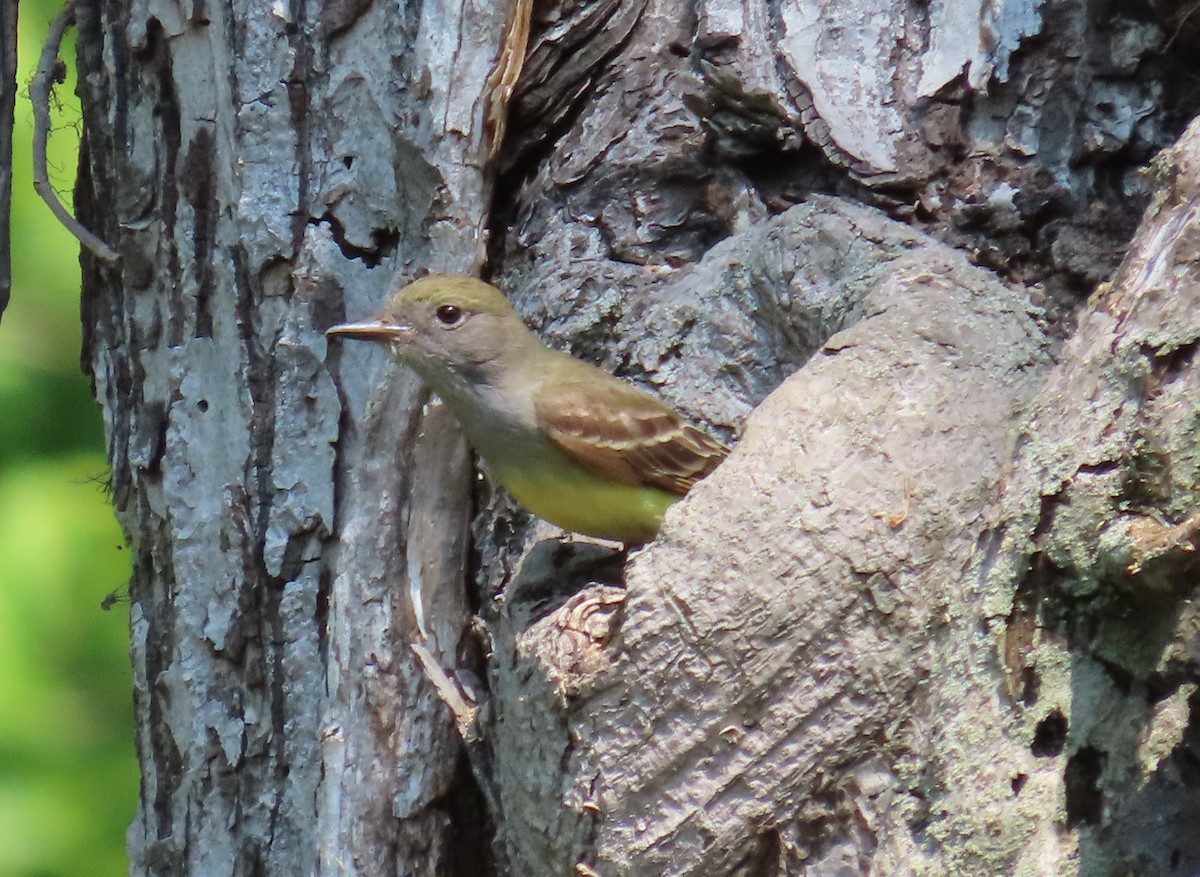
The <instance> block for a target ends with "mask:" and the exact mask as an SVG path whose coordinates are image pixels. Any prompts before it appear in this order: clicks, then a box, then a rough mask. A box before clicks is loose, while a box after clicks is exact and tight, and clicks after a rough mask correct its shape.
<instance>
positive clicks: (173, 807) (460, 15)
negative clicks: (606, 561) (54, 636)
mask: <svg viewBox="0 0 1200 877" xmlns="http://www.w3.org/2000/svg"><path fill="white" fill-rule="evenodd" d="M79 16H80V25H79V27H80V40H79V46H80V49H79V51H80V67H81V73H82V76H81V92H82V95H83V99H84V105H85V116H86V129H87V130H86V143H85V147H84V148H85V156H84V165H83V168H82V175H81V184H80V198H79V202H80V209H81V211H82V212H83V214H84V216H85V218H86V219H87V221H88V222H89V224H90V225H91V227H93V228H94V229H96V230H97V231H98V232H100V233H101V234H102V236H103V237H105V238H106V239H107V240H108V241H109V242H110V243H111V244H112V245H113V246H115V247H116V248H117V249H118V251H119V252H120V253H121V256H122V262H121V265H120V267H119V269H116V270H108V269H106V268H104V267H103V266H100V265H96V264H90V265H89V270H88V272H87V273H88V277H87V281H86V284H85V291H84V295H85V303H84V308H85V326H86V330H87V334H88V339H87V342H86V343H87V348H88V361H89V363H90V367H91V371H92V374H93V375H94V378H95V382H96V393H97V396H98V398H99V399H100V400H101V404H102V406H103V409H104V413H105V419H106V426H107V432H108V442H109V447H110V455H111V459H112V466H113V490H114V498H115V502H116V506H117V510H118V513H119V515H120V516H121V519H122V521H123V522H124V525H125V527H126V529H127V530H128V531H129V533H130V535H131V540H132V543H133V547H134V550H135V552H136V562H135V572H134V577H133V581H132V584H131V590H130V593H131V598H132V633H133V640H132V656H133V663H134V667H135V676H136V683H137V687H136V691H135V699H136V703H137V710H138V716H139V727H138V736H137V746H138V751H139V754H140V758H141V762H142V768H143V794H142V806H141V809H140V812H139V814H138V816H137V819H136V821H135V822H134V824H133V826H132V827H131V829H130V834H129V842H130V852H131V855H132V859H133V870H134V872H135V873H144V874H171V875H181V874H197V875H200V874H204V875H214V877H215V875H221V874H278V875H288V877H294V875H298V874H316V873H322V874H341V873H348V872H354V873H369V874H383V873H391V872H395V873H410V874H430V875H433V874H447V873H452V872H454V869H455V868H458V869H460V872H462V873H470V869H471V867H472V863H477V862H478V861H480V860H482V859H486V845H485V844H482V843H476V844H475V845H474V847H473V848H464V847H463V845H462V844H461V843H460V842H459V840H458V835H462V836H469V835H470V831H469V827H468V828H464V827H462V826H460V825H454V823H455V821H456V820H460V819H461V818H462V817H461V816H460V814H458V813H457V812H456V807H458V804H457V803H456V799H461V797H462V796H461V795H457V796H456V795H454V794H450V793H449V791H448V790H449V789H450V788H451V786H452V785H453V782H454V778H455V777H456V775H457V773H458V771H459V761H460V756H459V744H458V741H457V737H456V735H455V732H454V729H453V724H452V722H451V720H450V718H449V716H447V715H446V713H445V711H444V709H443V708H442V707H441V704H440V702H439V701H438V700H437V697H436V695H435V694H434V692H433V691H432V690H431V689H430V688H429V687H428V686H427V685H426V684H425V683H424V680H423V677H422V674H421V671H420V669H419V666H418V665H417V664H416V663H415V661H414V660H413V658H412V656H411V654H410V653H409V651H408V643H409V642H410V641H412V640H413V638H414V631H415V619H414V616H413V613H412V610H411V608H410V606H409V603H408V599H407V594H408V592H409V587H410V583H411V581H412V580H414V579H418V578H419V579H421V580H422V581H423V582H424V585H425V587H426V588H428V589H429V591H430V593H437V592H439V590H440V591H441V592H442V593H444V594H445V595H447V596H445V597H442V598H439V599H437V600H436V602H437V605H438V607H439V615H438V621H437V623H436V625H432V622H431V625H432V626H433V627H434V628H435V630H434V633H435V634H436V635H437V637H438V639H437V643H436V648H437V649H438V650H439V655H441V654H445V653H449V654H451V655H452V654H453V650H454V647H455V645H456V643H455V641H454V638H456V637H457V633H458V631H459V630H460V629H461V628H462V626H463V625H464V624H465V621H466V617H467V616H466V608H465V595H464V594H463V593H462V582H463V580H464V577H465V573H464V571H463V570H464V552H465V538H466V516H467V514H468V512H469V509H470V458H469V456H468V455H467V453H466V450H465V447H464V445H463V443H462V441H461V439H459V438H458V437H457V433H456V432H455V431H454V429H453V428H452V427H451V426H450V425H449V424H448V422H447V420H446V418H445V417H444V416H437V415H433V416H426V414H425V413H424V409H425V405H426V403H427V401H428V395H427V394H426V393H425V391H424V390H422V389H421V387H420V385H419V383H418V382H417V381H416V380H415V379H414V378H412V377H411V376H408V375H405V374H403V373H396V372H394V370H393V369H392V368H391V367H390V366H388V365H387V364H386V363H385V362H383V358H382V357H381V356H380V355H379V354H378V353H376V352H374V351H371V350H366V349H362V348H361V347H351V348H348V349H346V350H345V351H341V350H338V349H330V348H328V347H327V346H326V343H325V340H324V337H323V334H322V333H323V330H324V329H325V328H327V327H328V326H329V325H331V324H332V323H334V322H336V321H338V320H341V319H343V318H357V317H361V316H366V315H367V314H369V313H371V312H372V311H373V310H374V309H375V308H376V307H377V306H378V303H379V302H380V301H381V300H382V299H383V297H384V296H385V295H386V292H387V289H388V288H389V287H390V286H391V284H392V282H393V279H394V277H395V275H396V274H397V273H400V274H403V273H405V272H410V271H412V270H413V269H414V268H415V267H416V266H420V267H422V268H443V269H456V270H465V269H466V268H467V267H468V266H469V265H470V262H471V258H472V256H473V253H474V250H475V242H474V240H473V238H472V235H471V234H470V231H471V230H473V229H475V228H476V227H477V226H478V225H479V223H480V220H481V217H482V211H483V206H484V203H485V198H484V196H483V195H482V189H483V175H482V172H481V154H482V146H481V143H482V131H481V122H480V115H481V108H482V94H483V87H484V81H485V79H486V76H487V72H488V69H489V66H490V63H491V57H492V54H493V50H492V49H489V48H488V46H493V47H494V46H495V45H496V44H497V42H498V39H499V33H500V29H501V26H502V24H503V11H502V10H500V11H497V10H495V9H493V8H491V7H489V6H487V5H486V4H485V5H483V6H475V5H470V4H465V5H453V4H452V5H449V6H444V7H438V8H437V9H435V8H433V7H432V6H428V5H426V6H424V7H422V6H421V4H415V5H412V6H410V7H403V6H401V7H399V8H391V7H388V8H385V7H384V6H383V5H382V4H375V5H371V4H329V5H327V6H326V7H324V8H322V9H321V10H320V12H319V14H318V12H317V10H315V9H313V8H310V7H309V6H308V5H307V4H303V3H297V4H287V3H284V4H261V3H241V2H232V3H194V4H182V5H180V4H175V3H168V2H156V0H147V2H137V3H133V4H124V3H116V4H81V5H80V9H79ZM463 32H470V33H473V34H476V35H477V37H476V39H477V40H478V43H477V44H476V43H467V44H463V45H462V46H461V47H458V48H456V46H458V43H459V34H460V33H463ZM452 72H453V75H451V73H452ZM464 230H466V231H467V233H464ZM431 454H436V457H437V460H436V465H434V464H431V463H430V462H429V457H430V456H431ZM339 537H340V539H339ZM430 600H431V602H432V601H433V598H430ZM459 809H461V808H459ZM468 809H469V807H468ZM452 825H453V826H454V827H453V830H451V826H452ZM462 869H466V870H465V871H462Z"/></svg>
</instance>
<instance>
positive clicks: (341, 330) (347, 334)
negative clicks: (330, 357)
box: [325, 320, 412, 342]
mask: <svg viewBox="0 0 1200 877" xmlns="http://www.w3.org/2000/svg"><path fill="white" fill-rule="evenodd" d="M411 334H412V329H410V328H409V327H408V326H402V325H398V324H396V323H385V322H384V321H383V320H365V321H363V322H361V323H339V324H338V325H336V326H330V327H329V328H328V329H326V330H325V335H326V337H329V336H333V335H340V336H342V337H343V338H354V339H357V340H359V341H383V342H388V341H406V340H407V339H408V337H409V336H410V335H411Z"/></svg>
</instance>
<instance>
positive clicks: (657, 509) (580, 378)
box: [326, 274, 728, 544]
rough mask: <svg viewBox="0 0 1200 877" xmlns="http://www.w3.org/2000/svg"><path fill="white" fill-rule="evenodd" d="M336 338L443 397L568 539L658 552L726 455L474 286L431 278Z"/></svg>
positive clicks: (487, 454)
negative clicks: (671, 521) (667, 526)
mask: <svg viewBox="0 0 1200 877" xmlns="http://www.w3.org/2000/svg"><path fill="white" fill-rule="evenodd" d="M326 334H327V335H331V336H340V337H343V338H358V339H362V340H365V341H376V342H378V343H380V344H383V345H384V347H385V348H386V349H387V350H388V352H389V353H390V354H391V356H392V357H393V358H394V359H396V360H398V361H399V362H401V363H403V364H404V365H407V366H409V367H410V368H412V369H413V370H414V371H415V372H417V374H418V375H420V376H421V377H422V378H423V379H424V380H425V382H426V383H427V384H428V385H429V386H430V387H431V388H432V389H433V390H434V391H435V392H436V393H437V394H438V395H439V396H440V397H441V398H442V400H443V401H444V402H445V403H446V405H447V406H448V407H449V409H450V411H451V412H452V413H453V414H454V416H455V417H456V418H457V419H458V422H459V423H460V424H462V428H463V431H464V432H465V433H466V436H467V440H468V441H469V442H470V443H471V445H472V446H474V448H475V450H476V451H478V452H479V455H480V456H481V457H483V460H484V463H485V464H486V466H487V468H488V470H489V471H490V472H491V474H492V475H494V476H495V477H496V478H497V479H498V480H499V481H500V483H501V484H503V485H504V486H505V487H506V488H507V489H508V491H509V492H510V493H511V494H512V495H513V496H514V497H515V498H516V499H517V501H518V502H519V503H521V504H522V505H523V506H525V507H526V508H528V509H529V510H530V511H531V512H533V513H534V514H536V515H538V516H539V517H542V518H545V519H546V520H547V521H549V522H550V523H552V524H556V525H558V526H560V527H562V528H563V529H566V530H573V531H575V532H578V533H584V534H587V535H589V536H598V537H600V538H603V539H614V540H617V541H619V542H625V543H628V544H640V543H643V542H648V541H649V540H651V539H653V538H654V536H655V534H656V533H658V528H659V526H660V525H661V524H662V519H663V514H664V513H665V512H666V510H667V508H668V507H669V506H670V505H671V504H672V503H674V502H676V501H677V500H679V498H680V497H682V496H683V495H684V494H685V493H687V492H688V490H689V489H690V488H691V486H692V485H693V484H695V483H696V482H697V481H698V480H699V479H701V478H703V477H704V476H705V475H707V474H708V473H709V472H711V471H712V470H713V469H715V468H716V466H717V464H719V463H720V462H721V461H722V460H723V459H724V458H725V455H726V454H727V453H728V451H727V449H726V448H725V446H724V445H722V444H721V443H720V442H719V441H717V440H716V439H714V438H712V437H711V436H709V435H708V434H707V433H705V432H702V431H701V430H699V429H697V428H696V427H694V426H692V425H691V424H690V423H688V422H687V421H686V420H684V419H683V418H682V417H681V416H680V415H679V414H677V413H676V412H675V411H674V410H672V409H671V408H669V407H668V406H667V405H665V404H663V403H662V402H660V401H659V400H658V399H656V398H655V397H654V396H651V395H650V394H649V393H647V392H645V391H643V390H639V389H637V388H636V387H633V386H631V385H629V384H626V383H625V382H623V381H621V380H618V379H617V378H615V377H613V376H612V375H610V374H607V373H606V372H604V371H601V370H600V369H598V368H596V367H595V366H593V365H589V364H588V363H586V362H582V361H580V360H578V359H574V358H572V357H571V356H569V355H567V354H566V353H562V352H560V351H557V350H553V349H551V348H549V347H547V346H545V345H544V344H543V343H542V342H541V341H540V340H538V338H537V336H535V335H534V334H533V333H532V332H531V331H530V330H529V329H528V328H527V327H526V326H525V324H524V323H523V322H521V318H520V317H519V316H518V315H517V312H516V311H514V310H513V308H512V306H511V305H510V304H509V303H508V302H507V301H506V300H505V298H504V296H503V295H502V294H501V293H500V291H499V290H498V289H496V288H495V287H494V286H490V285H488V284H486V283H484V282H483V281H481V280H476V279H474V278H471V277H454V276H448V275H442V274H433V275H430V276H428V277H423V278H422V279H420V280H417V281H416V282H414V283H411V284H409V285H408V286H405V287H404V288H403V289H401V290H400V291H399V292H397V293H396V294H395V295H394V296H392V298H391V300H390V301H389V302H388V303H387V305H386V306H385V307H384V308H383V310H382V311H380V312H379V315H378V316H377V317H376V318H375V319H374V320H369V321H366V322H362V323H345V324H342V325H338V326H334V327H332V328H331V329H329V330H328V332H326Z"/></svg>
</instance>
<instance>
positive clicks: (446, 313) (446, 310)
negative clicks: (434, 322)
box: [434, 305, 463, 326]
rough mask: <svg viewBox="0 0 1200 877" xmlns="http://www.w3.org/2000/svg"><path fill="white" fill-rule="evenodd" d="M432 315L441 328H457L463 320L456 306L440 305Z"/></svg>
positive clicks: (460, 309) (460, 311) (461, 313)
mask: <svg viewBox="0 0 1200 877" xmlns="http://www.w3.org/2000/svg"><path fill="white" fill-rule="evenodd" d="M434 314H436V315H437V318H438V322H440V323H441V324H442V325H443V326H457V325H458V324H459V323H461V322H462V318H463V312H462V308H460V307H459V306H458V305H441V306H440V307H439V308H438V309H437V310H436V311H434Z"/></svg>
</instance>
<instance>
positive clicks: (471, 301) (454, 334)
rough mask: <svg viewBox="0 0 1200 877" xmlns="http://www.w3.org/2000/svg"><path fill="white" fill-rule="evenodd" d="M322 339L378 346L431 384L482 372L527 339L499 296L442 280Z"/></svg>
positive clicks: (398, 296)
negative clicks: (359, 341) (351, 339)
mask: <svg viewBox="0 0 1200 877" xmlns="http://www.w3.org/2000/svg"><path fill="white" fill-rule="evenodd" d="M325 334H326V335H330V336H337V337H341V338H356V339H360V340H363V341H376V342H378V343H380V344H383V345H384V346H385V347H386V348H387V350H388V352H389V353H390V354H391V355H392V357H393V358H395V359H397V360H399V361H400V362H402V363H404V364H405V365H408V366H411V367H412V368H414V369H416V370H417V371H418V372H419V373H420V374H421V375H422V376H424V377H426V378H427V379H429V380H433V381H435V382H436V381H437V379H438V378H443V379H452V378H453V376H454V375H460V374H463V373H465V372H469V371H473V370H477V369H480V368H483V367H486V366H487V364H489V363H492V362H496V361H498V360H499V359H500V358H501V357H503V356H504V355H505V354H506V353H509V352H510V351H514V350H517V349H519V348H521V347H522V346H524V345H525V344H527V343H529V341H530V340H532V339H533V336H532V333H530V331H529V329H528V328H526V326H525V324H524V323H523V322H521V318H520V317H519V316H518V315H517V312H516V311H514V310H513V308H512V305H510V304H509V303H508V301H507V300H506V299H505V298H504V296H503V295H502V294H501V293H500V290H498V289H496V287H494V286H491V285H490V284H487V283H484V282H483V281H482V280H476V279H475V278H473V277H460V276H452V275H447V274H431V275H429V276H427V277H422V278H421V279H420V280H417V281H414V282H413V283H410V284H408V286H405V287H403V288H402V289H400V290H399V291H398V292H396V293H395V294H394V295H393V296H392V297H391V299H389V300H388V303H387V304H386V305H384V307H383V310H381V311H380V312H379V313H378V314H377V315H376V316H375V318H374V319H372V320H367V321H364V322H361V323H343V324H341V325H337V326H333V327H331V328H330V329H329V330H327V331H326V333H325Z"/></svg>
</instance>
